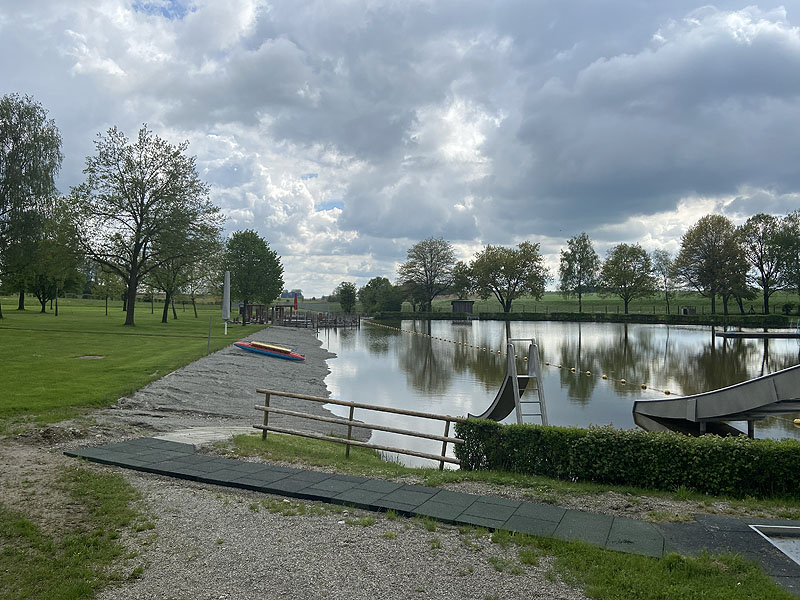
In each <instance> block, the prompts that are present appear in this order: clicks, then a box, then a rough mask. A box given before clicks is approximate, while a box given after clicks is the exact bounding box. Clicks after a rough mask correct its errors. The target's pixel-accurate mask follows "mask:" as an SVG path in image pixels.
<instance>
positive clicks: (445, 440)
mask: <svg viewBox="0 0 800 600" xmlns="http://www.w3.org/2000/svg"><path fill="white" fill-rule="evenodd" d="M256 392H257V393H259V394H264V406H261V405H258V404H256V405H255V406H254V408H255V409H256V410H259V411H262V412H263V413H264V422H263V424H261V425H253V427H254V428H255V429H260V430H261V431H262V433H261V439H266V437H267V432H268V431H272V432H275V433H285V434H289V435H299V436H302V437H309V438H314V439H318V440H327V441H329V442H335V443H337V444H345V447H346V449H345V456H347V457H349V456H350V446H359V447H361V448H371V449H373V450H383V451H385V452H397V453H399V454H408V455H409V456H416V457H419V458H427V459H429V460H435V461H437V462H438V463H439V469H440V470H442V469H444V463H450V464H456V465H460V464H461V462H460V461H459V460H458V459H456V458H451V457H449V456H446V454H447V444H463V443H464V440H462V439H460V438H457V437H450V435H449V434H450V424H451V423H459V422H463V421H466V419H465V418H463V417H453V416H450V415H437V414H434V413H426V412H420V411H414V410H405V409H401V408H391V407H388V406H373V405H371V404H361V403H359V402H347V401H345V400H336V399H334V398H320V397H318V396H308V395H306V394H295V393H293V392H283V391H279V390H267V389H258V390H256ZM271 396H279V397H282V398H294V399H297V400H310V401H312V402H321V403H323V404H336V405H338V406H347V407H349V408H350V414H349V417H348V418H347V419H341V418H336V417H325V416H321V415H312V414H309V413H304V412H299V411H294V410H288V409H285V408H277V407H275V406H270V397H271ZM356 408H359V409H364V410H373V411H376V412H385V413H391V414H397V415H406V416H410V417H419V418H422V419H432V420H437V421H444V422H445V426H444V435H436V434H433V433H424V432H420V431H411V430H409V429H400V428H398V427H389V426H386V425H380V424H377V423H363V422H359V421H355V420H354V419H353V413H354V411H355V409H356ZM270 413H275V414H281V415H287V416H292V417H300V418H304V419H311V420H314V421H322V422H325V423H336V424H338V425H346V426H347V438H346V439H342V438H338V437H333V436H329V435H323V434H319V433H309V432H306V431H297V430H294V429H286V428H284V427H275V426H273V425H270V424H269V415H270ZM354 427H358V428H361V429H374V430H378V431H386V432H388V433H396V434H399V435H408V436H412V437H418V438H424V439H429V440H435V441H439V442H442V450H441V454H430V453H427V452H419V451H417V450H409V449H406V448H395V447H391V446H384V445H381V444H371V443H369V442H362V441H360V440H354V439H352V434H353V428H354Z"/></svg>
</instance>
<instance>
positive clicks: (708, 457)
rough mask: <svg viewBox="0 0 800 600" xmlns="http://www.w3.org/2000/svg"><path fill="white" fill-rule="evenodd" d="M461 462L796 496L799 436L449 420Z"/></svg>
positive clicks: (573, 477) (575, 477)
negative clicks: (761, 436) (761, 437)
mask: <svg viewBox="0 0 800 600" xmlns="http://www.w3.org/2000/svg"><path fill="white" fill-rule="evenodd" d="M455 431H456V435H457V436H458V437H460V438H461V439H463V440H464V444H458V445H456V447H455V454H456V457H457V458H458V459H459V460H460V461H461V468H463V469H467V470H479V469H481V470H503V471H512V472H515V473H523V474H528V475H544V476H547V477H553V478H556V479H564V480H570V481H591V482H596V483H607V484H614V485H629V486H635V487H642V488H649V489H660V490H675V489H677V488H679V487H681V486H684V487H685V488H687V489H690V490H694V491H697V492H701V493H705V494H712V495H715V496H716V495H721V494H724V495H728V496H734V497H745V496H754V497H757V498H769V497H785V496H794V497H797V496H798V495H800V477H798V472H797V471H798V468H800V441H797V440H792V439H785V440H781V441H777V440H752V439H749V438H747V437H744V436H734V437H719V436H716V435H704V436H700V437H689V436H686V435H683V434H679V433H672V432H647V431H641V430H621V429H613V428H611V427H608V426H604V427H597V426H593V427H589V428H588V429H581V428H577V427H553V426H542V425H501V424H499V423H497V422H495V421H489V420H485V419H470V420H468V421H466V422H464V423H458V424H456V426H455Z"/></svg>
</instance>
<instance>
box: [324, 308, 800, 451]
mask: <svg viewBox="0 0 800 600" xmlns="http://www.w3.org/2000/svg"><path fill="white" fill-rule="evenodd" d="M385 325H389V326H390V327H386V326H380V325H378V324H370V323H369V322H364V324H363V325H362V327H361V329H327V330H322V331H320V332H319V337H320V339H321V340H322V343H323V346H325V347H326V348H327V349H328V350H330V351H331V352H334V353H336V355H337V358H334V359H332V360H330V361H328V366H329V368H330V370H331V373H330V374H329V375H328V377H327V378H326V380H325V383H326V385H327V387H328V389H329V390H330V393H331V396H332V397H334V398H337V399H341V400H348V401H353V402H362V403H365V404H375V405H380V406H390V407H395V408H405V409H409V410H419V411H424V412H432V413H438V414H448V415H457V416H465V415H466V414H467V413H472V414H480V413H482V412H484V411H485V410H486V409H487V408H488V407H489V405H490V404H491V402H492V400H493V399H494V396H495V394H496V393H497V391H498V389H499V387H500V385H501V383H502V381H503V377H504V376H505V371H506V363H505V356H504V352H505V346H506V339H507V337H508V335H509V334H510V337H511V338H536V340H537V343H538V345H539V355H540V358H541V363H542V385H543V388H544V393H545V401H546V406H547V416H548V420H549V424H550V425H574V426H580V427H586V426H588V425H592V424H595V425H612V426H613V427H617V428H621V429H633V428H635V427H636V425H635V424H634V422H633V416H632V413H631V408H632V406H633V402H634V400H640V399H645V400H646V399H655V398H663V397H664V390H669V391H670V393H671V394H672V395H673V396H678V395H688V394H696V393H700V392H704V391H708V390H713V389H718V388H721V387H725V386H728V385H732V384H734V383H739V382H741V381H746V380H747V379H752V378H753V377H758V376H760V375H766V374H767V373H772V372H774V371H778V370H780V369H784V368H786V367H790V366H793V365H796V364H800V343H799V342H798V340H796V339H771V340H767V339H761V340H759V339H736V340H722V339H719V338H715V337H714V333H713V331H712V328H711V327H698V326H674V325H670V326H667V325H647V324H622V323H563V322H555V321H515V322H511V323H504V322H500V321H457V322H451V321H416V320H404V321H402V322H394V323H386V324H385ZM415 333H416V334H427V335H430V336H432V338H441V339H432V338H430V337H426V336H425V335H415ZM446 340H447V341H446ZM463 344H467V346H464V345H463ZM470 346H478V347H479V348H480V350H479V349H475V348H471V347H470ZM527 347H528V346H527V344H518V345H517V351H518V353H519V355H520V357H521V356H523V355H525V354H527ZM483 348H486V350H485V351H484V350H482V349H483ZM492 351H494V352H492ZM546 363H550V364H549V365H547V364H546ZM518 365H519V366H518V370H519V372H520V373H524V372H525V366H524V363H523V362H522V361H518ZM557 365H561V368H558V366H557ZM571 368H574V372H572V371H571ZM587 371H588V372H589V373H590V375H586V372H587ZM603 375H606V376H607V379H603V378H602V376H603ZM622 379H625V380H626V381H627V383H625V384H623V383H621V380H622ZM642 385H645V386H646V389H642ZM329 408H331V410H333V411H334V412H335V413H337V414H339V415H343V416H347V409H346V408H342V407H334V406H332V405H330V406H329ZM795 416H796V415H780V416H777V417H772V418H770V419H766V420H764V421H758V422H756V426H755V435H756V437H762V438H763V437H770V438H782V437H796V438H800V428H797V427H796V426H795V425H794V424H793V422H792V420H793V419H794V418H795ZM355 417H356V418H357V419H359V420H362V421H364V422H369V423H378V424H385V425H392V426H395V427H402V428H409V429H416V430H422V431H426V432H430V433H437V434H440V435H441V434H442V433H443V428H444V426H443V424H441V423H438V422H425V421H422V420H420V419H415V418H413V417H402V416H398V415H389V414H383V413H374V412H368V411H359V410H356V413H355ZM505 422H515V417H514V415H513V413H512V414H511V415H510V416H509V417H508V419H506V421H505ZM533 422H538V420H534V421H533ZM734 425H736V424H734ZM739 428H740V429H742V428H743V429H744V431H746V425H741V424H740V426H739ZM371 441H373V442H374V443H379V444H386V445H389V446H398V445H400V446H403V447H407V448H412V449H418V450H420V451H423V452H432V453H438V451H439V450H440V448H441V443H439V442H433V441H429V440H418V439H415V438H411V437H406V436H403V437H398V436H396V435H394V434H388V433H383V432H379V431H375V432H373V436H372V439H371ZM449 454H450V455H452V451H450V452H449ZM393 458H395V459H398V460H401V461H402V462H403V463H405V464H409V465H425V466H431V465H433V464H434V463H432V462H430V461H426V460H425V459H417V458H413V457H408V456H403V455H393Z"/></svg>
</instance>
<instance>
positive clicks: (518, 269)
mask: <svg viewBox="0 0 800 600" xmlns="http://www.w3.org/2000/svg"><path fill="white" fill-rule="evenodd" d="M397 275H398V277H397V283H396V284H394V285H393V284H392V283H391V282H390V281H389V280H388V279H387V278H385V277H375V278H373V279H371V280H370V281H369V282H368V283H367V284H366V285H365V286H364V287H362V288H360V289H356V286H355V284H353V283H352V282H347V281H345V282H342V283H341V284H339V286H338V287H337V288H336V289H335V290H334V291H333V294H332V295H331V298H332V299H333V300H335V301H338V302H340V304H341V306H342V309H343V310H344V311H345V312H350V311H352V310H353V309H354V307H355V304H356V299H358V300H360V301H361V304H362V307H363V309H364V311H365V312H368V313H372V312H382V311H399V310H400V307H401V305H402V303H403V302H404V301H408V302H409V303H410V304H411V307H412V310H413V311H417V309H419V310H421V311H430V310H431V306H432V302H433V300H434V298H436V297H437V296H439V295H441V294H445V293H447V294H454V295H456V296H457V297H458V298H459V299H464V298H467V297H469V296H474V295H476V296H478V297H479V298H481V299H484V300H485V299H487V298H489V297H492V296H493V297H494V298H496V299H497V301H498V302H499V303H500V305H501V306H502V307H503V311H504V312H510V311H511V306H512V303H513V302H514V300H515V299H517V298H520V297H523V296H532V297H534V298H536V299H537V300H538V299H541V297H542V295H543V293H544V289H545V286H546V284H547V283H548V282H549V281H551V279H552V277H551V275H550V273H549V270H548V269H547V267H546V266H545V265H544V263H543V259H542V255H541V253H540V252H539V245H538V244H534V243H531V242H522V243H521V244H519V245H518V246H516V247H504V246H492V245H486V246H485V247H484V248H483V249H482V250H481V251H479V252H477V253H476V254H475V255H474V257H473V259H472V261H470V262H469V263H465V262H463V261H456V260H455V252H454V249H453V246H452V244H451V243H450V242H447V241H445V240H443V239H441V238H438V239H437V238H428V239H426V240H423V241H421V242H418V243H416V244H414V245H413V246H411V248H409V249H408V255H407V260H406V262H404V263H402V264H401V265H400V267H399V269H398V272H397ZM558 275H559V281H558V290H559V291H560V292H561V293H562V294H563V295H564V296H565V297H567V298H577V300H578V312H583V296H584V294H587V293H600V294H601V295H606V296H608V295H614V296H618V297H619V298H620V299H621V300H622V303H623V305H624V311H625V313H626V314H627V313H628V308H629V305H630V303H631V301H633V300H635V299H638V298H650V297H653V296H656V295H659V296H661V297H662V298H663V299H664V302H665V303H666V308H667V312H669V310H670V301H671V300H672V299H673V298H674V297H675V295H676V294H677V293H678V292H681V291H688V290H694V291H697V292H699V293H700V294H701V295H702V296H705V297H708V298H710V300H711V312H712V313H716V311H717V302H716V301H717V299H720V300H721V301H722V305H723V311H724V314H728V311H729V305H730V302H731V301H734V302H735V303H736V305H737V307H738V310H739V312H740V313H741V314H745V312H746V311H745V302H747V301H754V300H755V299H756V298H757V297H758V295H759V294H760V295H761V301H762V310H763V312H764V314H768V313H769V312H770V298H771V296H772V295H773V294H774V293H775V292H776V291H779V290H792V291H794V292H796V293H797V294H798V296H800V211H794V212H792V213H790V214H788V215H785V216H783V217H777V216H773V215H768V214H765V213H759V214H756V215H754V216H752V217H750V218H749V219H747V221H745V223H744V224H742V225H741V226H739V227H736V226H735V225H734V224H733V222H732V221H731V220H730V219H728V218H727V217H725V216H723V215H719V214H710V215H706V216H704V217H702V218H701V219H699V220H698V221H697V223H695V224H694V225H693V226H692V227H690V228H689V229H688V230H687V231H686V233H685V234H684V235H683V237H682V238H681V247H680V251H679V252H678V254H677V255H676V256H672V255H670V253H669V252H667V251H666V250H661V249H659V250H654V251H653V252H651V253H648V252H647V251H646V250H645V249H644V248H643V247H642V246H641V245H639V244H625V243H622V244H617V245H615V246H613V247H612V248H610V249H609V250H608V252H607V253H606V257H605V259H604V260H601V258H600V256H599V255H598V254H597V252H596V251H595V249H594V244H593V242H592V240H591V239H590V238H589V236H588V235H587V234H586V233H580V234H578V235H575V236H574V237H572V238H570V239H569V240H567V243H566V247H565V248H562V250H561V253H560V262H559V270H558Z"/></svg>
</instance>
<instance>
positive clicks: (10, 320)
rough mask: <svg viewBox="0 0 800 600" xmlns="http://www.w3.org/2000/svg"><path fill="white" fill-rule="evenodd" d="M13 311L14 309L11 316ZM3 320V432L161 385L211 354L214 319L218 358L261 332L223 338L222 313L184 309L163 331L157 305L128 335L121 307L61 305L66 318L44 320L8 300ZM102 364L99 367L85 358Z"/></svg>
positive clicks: (238, 330) (140, 313)
mask: <svg viewBox="0 0 800 600" xmlns="http://www.w3.org/2000/svg"><path fill="white" fill-rule="evenodd" d="M11 307H13V308H11ZM3 308H4V310H3V319H2V320H0V365H2V371H3V377H2V378H0V431H1V430H2V428H3V426H2V423H3V422H5V424H6V426H8V424H9V423H10V422H13V421H21V420H26V419H29V418H31V417H32V418H34V419H35V420H36V421H38V422H48V421H55V420H59V419H62V418H66V417H69V416H72V415H74V414H77V413H79V412H80V409H81V408H82V407H96V406H102V405H108V404H111V403H113V402H114V401H115V400H117V399H118V398H120V397H121V396H124V395H126V394H129V393H131V392H133V391H135V390H137V389H139V388H141V387H142V386H144V385H146V384H147V383H149V382H150V381H152V380H154V379H158V378H159V377H163V376H164V375H166V374H167V373H169V372H171V371H173V370H175V369H177V368H179V367H181V366H183V365H186V364H188V363H190V362H192V361H194V360H196V359H198V358H200V357H201V356H204V355H205V354H206V348H207V345H208V326H209V317H211V318H212V319H213V323H212V332H211V351H212V352H213V351H214V350H219V349H220V348H223V347H224V346H226V345H228V344H231V343H233V342H234V341H235V340H237V339H238V338H240V337H243V336H244V335H247V334H248V333H251V332H253V331H257V330H258V329H260V328H261V327H262V326H260V325H248V326H247V327H242V326H241V325H239V326H235V325H231V326H229V330H230V331H229V332H228V336H227V337H226V336H225V335H224V330H223V325H222V320H221V316H220V310H219V308H218V307H215V306H202V307H199V308H198V318H196V319H195V318H194V313H193V312H192V311H191V307H187V309H186V310H185V311H183V310H181V308H180V307H179V308H178V319H177V320H173V319H172V316H171V315H170V317H169V322H168V323H166V324H162V323H161V314H160V311H159V310H158V308H159V307H158V305H156V307H155V308H156V310H155V312H154V313H151V312H150V305H149V304H146V303H141V304H139V305H137V309H136V325H135V326H134V327H125V326H123V322H124V320H125V316H124V314H123V312H122V310H121V304H120V303H116V304H114V305H112V306H110V307H109V314H108V316H106V315H105V306H104V303H102V302H100V301H87V300H62V301H61V302H60V305H59V316H58V317H56V316H54V314H53V313H51V312H47V313H44V314H42V313H40V312H39V305H38V304H36V303H35V302H30V301H29V307H28V309H27V310H25V311H17V310H16V303H13V304H12V302H11V299H9V298H4V299H3ZM81 356H102V357H103V358H99V359H91V358H89V359H87V358H79V357H81Z"/></svg>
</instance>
